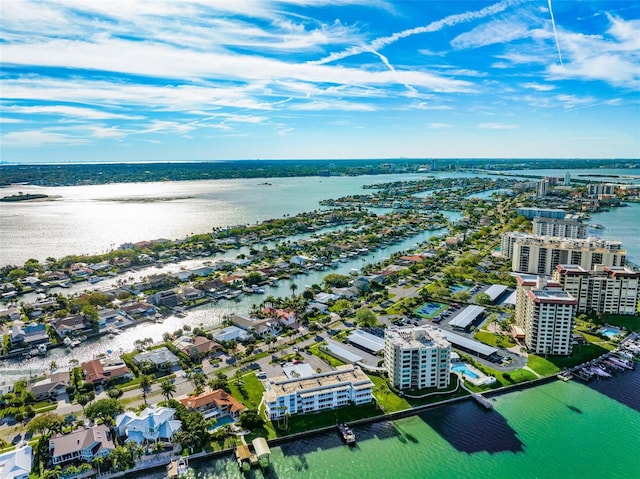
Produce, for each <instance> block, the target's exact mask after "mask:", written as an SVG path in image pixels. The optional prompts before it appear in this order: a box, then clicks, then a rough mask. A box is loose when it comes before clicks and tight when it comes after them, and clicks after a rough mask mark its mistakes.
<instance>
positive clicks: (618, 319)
mask: <svg viewBox="0 0 640 479" xmlns="http://www.w3.org/2000/svg"><path fill="white" fill-rule="evenodd" d="M589 321H591V322H593V323H595V324H604V323H608V324H611V325H613V326H621V327H623V328H626V329H627V330H629V331H640V316H628V315H622V314H605V315H602V316H601V317H600V318H598V317H597V316H595V315H594V316H589Z"/></svg>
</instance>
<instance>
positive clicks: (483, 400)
mask: <svg viewBox="0 0 640 479" xmlns="http://www.w3.org/2000/svg"><path fill="white" fill-rule="evenodd" d="M471 397H472V398H473V399H474V400H475V401H476V402H477V403H478V404H480V405H481V406H482V407H483V408H485V409H486V410H488V411H491V410H492V409H493V404H491V402H490V401H489V400H488V399H487V398H486V397H484V396H483V395H482V394H478V393H471Z"/></svg>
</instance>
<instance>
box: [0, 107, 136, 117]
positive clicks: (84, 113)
mask: <svg viewBox="0 0 640 479" xmlns="http://www.w3.org/2000/svg"><path fill="white" fill-rule="evenodd" d="M3 111H4V113H19V114H26V115H40V114H42V115H59V116H70V117H77V118H84V119H87V120H107V119H120V120H140V119H142V118H144V117H142V116H140V115H124V114H120V113H110V112H106V111H101V110H96V109H93V108H82V107H74V106H64V105H49V106H17V105H12V106H7V107H4V108H3Z"/></svg>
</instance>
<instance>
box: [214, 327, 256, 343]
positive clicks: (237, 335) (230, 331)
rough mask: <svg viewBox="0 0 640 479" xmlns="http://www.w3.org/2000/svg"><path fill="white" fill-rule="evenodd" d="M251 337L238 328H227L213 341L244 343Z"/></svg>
mask: <svg viewBox="0 0 640 479" xmlns="http://www.w3.org/2000/svg"><path fill="white" fill-rule="evenodd" d="M248 337H249V335H248V334H247V332H246V331H245V330H244V329H240V328H239V327H237V326H227V327H226V328H223V329H221V330H220V331H219V332H218V334H216V335H215V336H214V337H213V339H215V340H216V341H244V340H245V339H247V338H248Z"/></svg>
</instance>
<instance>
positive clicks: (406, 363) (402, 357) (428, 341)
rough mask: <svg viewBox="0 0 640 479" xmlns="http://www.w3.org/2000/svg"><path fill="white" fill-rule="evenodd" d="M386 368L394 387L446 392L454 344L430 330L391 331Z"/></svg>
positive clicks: (387, 337)
mask: <svg viewBox="0 0 640 479" xmlns="http://www.w3.org/2000/svg"><path fill="white" fill-rule="evenodd" d="M384 365H385V368H386V370H387V372H388V374H389V379H390V381H391V383H392V384H393V385H394V386H395V387H397V388H399V389H424V388H438V389H441V388H446V387H447V386H449V369H450V365H451V343H449V341H447V340H446V339H445V337H444V335H443V334H442V332H441V331H440V330H439V329H436V328H432V327H430V326H419V327H404V328H391V329H387V330H386V331H385V334H384Z"/></svg>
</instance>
